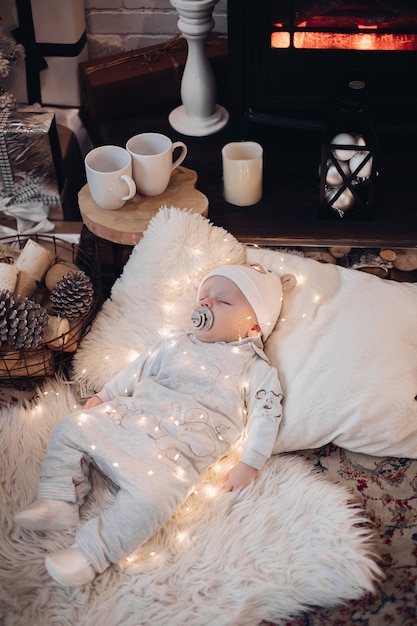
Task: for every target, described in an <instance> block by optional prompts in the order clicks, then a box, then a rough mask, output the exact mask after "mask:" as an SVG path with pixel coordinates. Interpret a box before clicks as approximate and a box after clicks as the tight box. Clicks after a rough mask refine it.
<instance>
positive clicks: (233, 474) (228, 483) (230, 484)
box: [224, 461, 258, 491]
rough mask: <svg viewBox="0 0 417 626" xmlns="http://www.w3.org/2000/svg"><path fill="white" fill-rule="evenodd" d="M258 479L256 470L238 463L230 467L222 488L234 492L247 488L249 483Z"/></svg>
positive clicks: (240, 462)
mask: <svg viewBox="0 0 417 626" xmlns="http://www.w3.org/2000/svg"><path fill="white" fill-rule="evenodd" d="M257 477H258V470H257V469H255V468H254V467H252V466H251V465H247V464H246V463H242V461H239V463H238V464H237V465H235V466H234V467H232V469H231V470H230V472H229V474H228V475H227V476H226V478H225V480H224V486H225V488H226V489H227V491H235V490H236V489H241V488H242V487H247V486H248V485H249V484H250V483H251V482H253V481H254V480H256V479H257Z"/></svg>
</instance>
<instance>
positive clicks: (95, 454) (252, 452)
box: [15, 265, 283, 587]
mask: <svg viewBox="0 0 417 626" xmlns="http://www.w3.org/2000/svg"><path fill="white" fill-rule="evenodd" d="M282 293H283V288H282V283H281V279H280V278H279V276H277V275H276V274H274V273H273V272H271V271H269V270H266V269H264V268H263V267H262V266H260V265H254V266H250V265H224V266H221V267H219V268H217V269H216V270H214V271H212V272H210V273H209V274H208V275H207V276H206V277H205V278H204V279H203V280H202V282H201V284H200V286H199V290H198V296H197V304H196V308H195V309H194V311H193V312H192V315H191V324H190V326H191V329H190V330H187V331H183V332H178V333H176V334H174V335H172V336H169V337H168V338H163V339H160V340H159V341H157V342H156V343H154V344H153V345H152V346H151V347H150V348H149V349H148V350H146V351H145V352H143V353H142V354H141V355H140V356H139V357H138V358H137V359H136V360H135V361H133V362H132V363H131V364H130V365H128V366H127V367H126V368H125V369H124V370H123V371H122V372H120V373H119V374H118V375H117V376H115V377H114V378H113V379H112V380H110V381H109V382H108V383H107V384H105V385H104V387H103V388H102V389H101V390H100V391H99V392H98V393H97V395H95V396H93V397H92V398H89V399H88V400H87V402H86V404H85V406H84V409H82V410H78V411H77V412H75V413H72V414H70V415H68V416H67V417H65V418H64V419H62V420H61V421H60V422H59V423H58V425H57V426H56V427H55V429H54V431H53V432H52V435H51V437H50V441H49V443H48V447H47V450H46V454H45V458H44V461H43V464H42V469H41V475H40V479H39V487H38V500H36V501H35V502H33V504H31V505H29V506H28V507H27V508H26V509H24V510H23V511H20V512H19V513H17V514H16V515H15V521H16V523H17V524H18V525H20V526H21V527H23V528H27V529H30V530H35V531H46V530H63V529H67V528H71V527H78V528H77V532H76V536H75V543H74V545H72V546H71V547H70V548H67V549H65V550H60V551H57V552H53V553H51V554H49V555H48V556H47V557H46V560H45V564H46V568H47V570H48V572H49V574H50V576H52V578H54V579H55V580H56V581H57V582H58V583H60V584H61V585H64V586H69V587H71V586H77V585H83V584H87V583H89V582H91V581H92V580H93V579H94V578H95V576H96V575H97V574H100V573H102V572H103V571H105V570H106V569H107V568H108V567H109V566H110V565H111V563H115V562H117V561H119V560H121V559H123V558H125V557H126V556H128V555H129V554H131V553H132V552H133V551H134V550H135V549H137V548H138V547H139V546H140V545H141V544H143V543H145V542H146V541H147V540H148V539H149V538H150V537H151V536H152V535H153V534H154V533H155V532H156V531H157V530H158V529H159V528H160V527H161V526H162V525H163V524H164V523H165V521H166V520H167V519H168V518H169V517H171V515H172V514H173V512H174V511H175V509H176V508H177V507H178V506H179V505H180V504H181V503H182V502H183V501H184V500H185V499H186V498H187V496H188V495H189V494H190V493H191V492H192V491H193V490H194V489H195V486H196V484H197V483H198V481H199V480H200V475H201V472H202V471H203V470H205V469H206V468H208V467H209V466H210V465H211V464H213V463H214V462H215V461H216V460H217V459H218V458H219V457H220V456H222V455H223V454H225V453H226V452H227V451H228V450H229V449H230V447H231V446H232V445H233V444H234V443H236V442H237V441H239V440H240V439H241V438H242V434H243V433H244V432H245V438H244V441H243V446H242V453H241V455H240V458H239V461H238V463H237V464H236V465H235V466H234V467H233V468H232V469H231V470H230V472H229V474H228V475H227V476H225V478H224V485H225V488H226V489H228V490H231V491H233V490H236V489H241V488H243V487H245V486H247V485H249V484H250V483H251V482H252V481H254V480H255V479H256V477H257V474H258V472H259V470H261V469H262V467H263V466H264V464H265V462H266V461H267V459H268V458H269V457H270V455H271V454H272V449H273V446H274V443H275V439H276V437H277V434H278V429H279V425H280V421H281V419H282V410H281V399H282V390H281V385H280V382H279V378H278V374H277V371H276V369H275V368H273V367H272V366H271V365H270V363H269V361H268V359H267V357H266V355H265V353H264V350H263V341H265V340H266V339H267V338H268V336H269V335H270V334H271V332H272V330H273V329H274V326H275V324H276V322H277V320H278V317H279V314H280V311H281V304H282ZM91 464H93V465H94V466H95V467H96V468H97V469H98V470H99V471H100V472H102V473H103V474H105V475H106V476H108V477H109V478H110V479H111V480H112V481H113V483H114V484H115V485H116V486H117V494H116V497H115V501H114V503H113V504H112V505H111V506H110V507H109V508H108V509H107V510H106V511H105V512H104V513H103V514H101V515H99V516H98V517H95V518H93V519H90V520H88V521H87V522H86V523H84V524H82V525H80V524H79V522H80V517H79V508H80V506H81V505H82V504H83V502H84V500H85V498H86V496H87V494H88V492H89V490H90V488H91V485H90V481H89V467H90V465H91Z"/></svg>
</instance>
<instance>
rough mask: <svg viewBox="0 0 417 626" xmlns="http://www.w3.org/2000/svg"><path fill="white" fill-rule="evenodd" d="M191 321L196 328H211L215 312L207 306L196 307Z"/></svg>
mask: <svg viewBox="0 0 417 626" xmlns="http://www.w3.org/2000/svg"><path fill="white" fill-rule="evenodd" d="M191 321H192V323H193V326H194V328H195V329H196V330H209V329H210V328H211V327H212V326H213V313H212V312H211V311H210V309H208V308H207V307H203V308H201V309H194V311H193V312H192V313H191Z"/></svg>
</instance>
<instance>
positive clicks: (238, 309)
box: [194, 276, 257, 342]
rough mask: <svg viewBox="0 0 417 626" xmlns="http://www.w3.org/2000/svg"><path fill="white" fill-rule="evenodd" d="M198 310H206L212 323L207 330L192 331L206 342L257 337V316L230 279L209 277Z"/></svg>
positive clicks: (202, 289)
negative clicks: (254, 329) (254, 328)
mask: <svg viewBox="0 0 417 626" xmlns="http://www.w3.org/2000/svg"><path fill="white" fill-rule="evenodd" d="M198 307H199V308H201V307H208V308H209V309H210V311H211V313H212V315H213V324H212V326H211V328H209V329H208V330H197V329H195V330H194V333H195V335H196V336H197V337H198V338H199V339H200V340H201V341H206V342H214V341H226V342H231V341H239V340H240V339H245V337H248V336H249V333H250V334H251V335H254V334H255V335H256V334H257V333H256V331H252V329H253V327H254V326H256V325H257V320H256V315H255V312H254V310H253V309H252V307H251V305H250V304H249V302H248V301H247V300H246V298H245V296H244V295H243V293H242V292H241V291H240V289H239V287H238V286H237V285H236V284H235V283H234V282H233V281H232V280H230V278H225V277H224V276H211V277H210V278H208V279H207V280H206V281H205V283H204V284H203V286H202V287H201V289H200V294H199V301H198Z"/></svg>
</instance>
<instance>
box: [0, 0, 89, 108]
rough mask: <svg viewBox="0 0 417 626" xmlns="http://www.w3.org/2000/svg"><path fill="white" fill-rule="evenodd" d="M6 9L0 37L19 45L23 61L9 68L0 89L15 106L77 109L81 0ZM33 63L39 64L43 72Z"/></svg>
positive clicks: (84, 55) (20, 3)
mask: <svg viewBox="0 0 417 626" xmlns="http://www.w3.org/2000/svg"><path fill="white" fill-rule="evenodd" d="M6 4H7V5H8V6H7V7H5V10H3V8H2V14H3V34H5V35H8V34H13V36H14V37H15V38H16V39H17V40H18V41H19V43H23V45H24V46H25V50H26V59H25V61H22V62H21V63H19V64H17V65H15V66H14V67H13V69H12V71H11V72H10V74H9V76H8V77H7V79H5V80H4V81H2V86H3V87H4V88H5V89H7V90H8V91H10V92H11V93H13V94H14V96H15V97H16V99H17V102H19V103H29V104H32V103H34V102H39V103H40V104H44V105H57V106H76V107H77V106H80V104H81V99H80V89H79V78H78V64H79V63H80V62H81V61H86V60H87V59H88V52H87V39H86V31H85V14H84V0H16V2H15V3H13V2H9V3H6ZM37 61H40V62H41V63H42V62H43V61H44V62H45V63H46V66H45V69H40V68H39V64H38V63H37Z"/></svg>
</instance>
